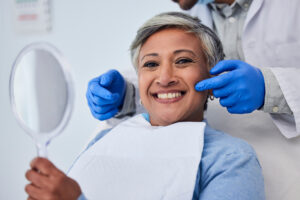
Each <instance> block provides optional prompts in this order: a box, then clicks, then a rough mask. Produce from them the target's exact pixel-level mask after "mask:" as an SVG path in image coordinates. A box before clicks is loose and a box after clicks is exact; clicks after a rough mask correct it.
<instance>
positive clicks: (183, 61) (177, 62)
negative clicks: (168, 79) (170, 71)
mask: <svg viewBox="0 0 300 200" xmlns="http://www.w3.org/2000/svg"><path fill="white" fill-rule="evenodd" d="M191 62H193V60H192V59H189V58H182V59H179V60H177V61H176V64H186V63H191Z"/></svg>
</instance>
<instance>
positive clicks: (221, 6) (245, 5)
mask: <svg viewBox="0 0 300 200" xmlns="http://www.w3.org/2000/svg"><path fill="white" fill-rule="evenodd" d="M252 1H253V0H235V1H234V2H233V4H231V5H228V4H225V3H218V4H217V3H210V4H209V5H208V6H209V7H210V9H212V10H213V11H215V12H218V13H219V14H221V15H223V16H224V17H226V18H227V17H230V16H232V15H233V14H234V13H235V12H236V11H237V10H238V9H242V10H243V11H244V12H247V11H248V9H249V7H250V5H251V3H252Z"/></svg>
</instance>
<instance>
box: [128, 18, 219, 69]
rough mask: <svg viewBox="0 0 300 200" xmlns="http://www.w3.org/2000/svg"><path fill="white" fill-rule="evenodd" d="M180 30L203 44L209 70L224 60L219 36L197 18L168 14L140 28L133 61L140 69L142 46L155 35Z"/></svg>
mask: <svg viewBox="0 0 300 200" xmlns="http://www.w3.org/2000/svg"><path fill="white" fill-rule="evenodd" d="M167 28H178V29H183V30H185V31H187V32H191V33H194V34H195V35H196V36H197V37H198V38H199V39H200V41H201V42H202V45H203V48H204V51H203V53H204V55H205V57H206V62H207V64H208V69H211V68H212V67H213V66H215V65H216V64H217V63H218V62H219V61H220V60H223V59H224V56H225V55H224V52H223V47H222V44H221V41H220V39H219V38H218V36H217V35H216V34H215V33H214V32H213V31H212V30H211V29H210V28H208V27H207V26H205V25H203V24H202V23H201V21H200V20H199V19H198V18H196V17H191V16H189V15H187V14H184V13H180V12H167V13H162V14H159V15H156V16H154V17H153V18H151V19H150V20H148V21H147V22H146V23H145V24H143V25H142V27H140V29H139V30H138V31H137V35H136V37H135V39H134V40H133V42H132V44H131V46H130V52H131V61H132V63H133V65H134V67H135V69H136V70H137V69H138V56H139V53H140V49H141V47H142V45H143V44H144V43H145V42H146V40H147V39H148V38H149V37H150V36H151V35H153V34H154V33H156V32H158V31H160V30H163V29H167Z"/></svg>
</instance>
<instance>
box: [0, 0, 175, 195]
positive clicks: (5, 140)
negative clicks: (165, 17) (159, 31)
mask: <svg viewBox="0 0 300 200" xmlns="http://www.w3.org/2000/svg"><path fill="white" fill-rule="evenodd" d="M12 2H13V0H0V127H1V133H0V161H1V166H0V188H1V189H0V199H25V198H26V194H25V192H24V186H25V184H26V180H25V177H24V174H25V171H26V170H27V169H28V168H29V162H30V160H31V159H32V158H34V157H35V156H36V149H35V147H34V144H33V142H32V140H31V139H30V138H29V137H28V136H27V135H26V134H25V132H24V131H23V130H22V129H21V128H20V127H19V126H18V124H17V122H16V120H15V119H14V116H13V113H12V111H11V109H10V103H9V96H8V83H9V74H10V69H11V66H12V63H13V61H14V59H15V57H16V55H17V54H18V52H19V51H20V50H21V49H22V48H23V47H24V46H25V45H26V44H29V43H30V42H36V41H48V42H50V43H52V44H54V45H55V46H56V47H58V49H60V50H61V51H62V52H63V54H64V55H65V56H66V58H67V59H68V60H69V62H70V64H71V67H72V70H73V72H74V79H75V90H76V91H75V92H76V99H75V110H74V112H73V116H72V118H71V121H70V123H69V125H68V126H67V128H66V129H65V131H64V132H63V134H62V135H60V136H59V137H58V138H56V139H55V140H54V141H53V142H52V143H51V144H50V147H49V157H50V160H52V161H53V162H54V163H55V164H56V165H57V166H58V167H59V168H61V169H62V170H64V171H66V170H67V169H68V167H69V166H70V164H71V163H72V161H73V160H74V158H75V157H76V155H77V154H78V153H79V151H80V150H81V148H82V146H83V144H85V142H86V140H87V138H88V137H89V135H90V134H91V133H92V131H93V130H94V128H95V127H96V125H97V121H96V120H94V119H93V118H92V116H91V115H90V113H89V110H88V107H87V104H86V100H85V91H86V86H87V82H88V80H89V79H91V78H92V77H95V76H97V75H99V74H101V73H103V72H105V71H107V70H108V69H110V68H116V69H120V70H122V69H128V68H130V67H131V63H130V59H129V51H128V49H129V45H130V42H131V41H132V39H133V37H134V35H135V32H136V30H137V28H138V27H139V26H140V25H141V24H142V23H143V22H144V21H145V20H146V19H148V18H150V17H152V16H153V15H154V14H157V13H160V12H163V11H172V10H173V11H174V10H177V11H178V10H179V8H178V7H177V5H176V4H175V3H173V2H172V1H171V0H163V1H162V0H151V1H147V0H119V1H104V0H89V1H74V0H53V1H52V13H53V15H52V16H53V30H52V32H51V33H50V34H46V35H35V36H29V35H27V36H26V35H18V34H16V33H15V30H14V27H13V20H12V17H13V13H12Z"/></svg>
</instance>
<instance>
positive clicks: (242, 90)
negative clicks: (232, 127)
mask: <svg viewBox="0 0 300 200" xmlns="http://www.w3.org/2000/svg"><path fill="white" fill-rule="evenodd" d="M222 72H226V73H223V74H220V73H222ZM210 74H212V75H217V74H220V75H218V76H215V77H212V78H209V79H206V80H203V81H200V82H198V83H197V84H196V85H195V89H196V90H197V91H203V90H209V89H212V90H213V94H214V96H215V97H217V98H220V104H221V105H222V106H223V107H226V108H227V110H228V112H230V113H239V114H242V113H251V112H253V111H254V110H256V109H258V108H260V107H261V106H263V104H264V98H265V81H264V77H263V75H262V72H261V71H260V70H259V69H258V68H256V67H253V66H251V65H249V64H247V63H245V62H242V61H240V60H223V61H220V62H219V63H218V64H216V66H214V67H213V68H212V69H211V70H210Z"/></svg>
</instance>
